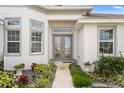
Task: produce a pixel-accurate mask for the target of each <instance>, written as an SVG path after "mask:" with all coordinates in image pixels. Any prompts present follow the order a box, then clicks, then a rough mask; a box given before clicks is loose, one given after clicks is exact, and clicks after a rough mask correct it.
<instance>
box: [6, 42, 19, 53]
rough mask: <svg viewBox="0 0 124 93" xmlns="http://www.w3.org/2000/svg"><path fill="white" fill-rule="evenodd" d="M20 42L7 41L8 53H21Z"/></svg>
mask: <svg viewBox="0 0 124 93" xmlns="http://www.w3.org/2000/svg"><path fill="white" fill-rule="evenodd" d="M19 46H20V44H19V42H8V43H7V48H8V49H7V50H8V51H7V52H8V53H19Z"/></svg>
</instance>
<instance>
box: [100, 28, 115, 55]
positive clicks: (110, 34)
mask: <svg viewBox="0 0 124 93" xmlns="http://www.w3.org/2000/svg"><path fill="white" fill-rule="evenodd" d="M114 40H115V30H114V28H99V54H114V49H115V42H114Z"/></svg>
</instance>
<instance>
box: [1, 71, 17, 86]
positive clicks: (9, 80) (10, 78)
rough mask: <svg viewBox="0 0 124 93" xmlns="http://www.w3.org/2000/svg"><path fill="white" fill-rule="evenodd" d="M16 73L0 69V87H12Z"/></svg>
mask: <svg viewBox="0 0 124 93" xmlns="http://www.w3.org/2000/svg"><path fill="white" fill-rule="evenodd" d="M14 79H15V75H14V74H12V73H9V72H5V71H4V72H2V71H0V88H12V87H15V84H14Z"/></svg>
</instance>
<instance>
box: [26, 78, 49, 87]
mask: <svg viewBox="0 0 124 93" xmlns="http://www.w3.org/2000/svg"><path fill="white" fill-rule="evenodd" d="M48 84H49V80H48V78H36V79H35V80H34V81H33V82H32V84H30V85H29V86H28V87H29V88H46V87H48Z"/></svg>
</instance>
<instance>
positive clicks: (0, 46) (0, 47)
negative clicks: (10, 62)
mask: <svg viewBox="0 0 124 93" xmlns="http://www.w3.org/2000/svg"><path fill="white" fill-rule="evenodd" d="M1 55H3V25H2V24H0V56H1Z"/></svg>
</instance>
